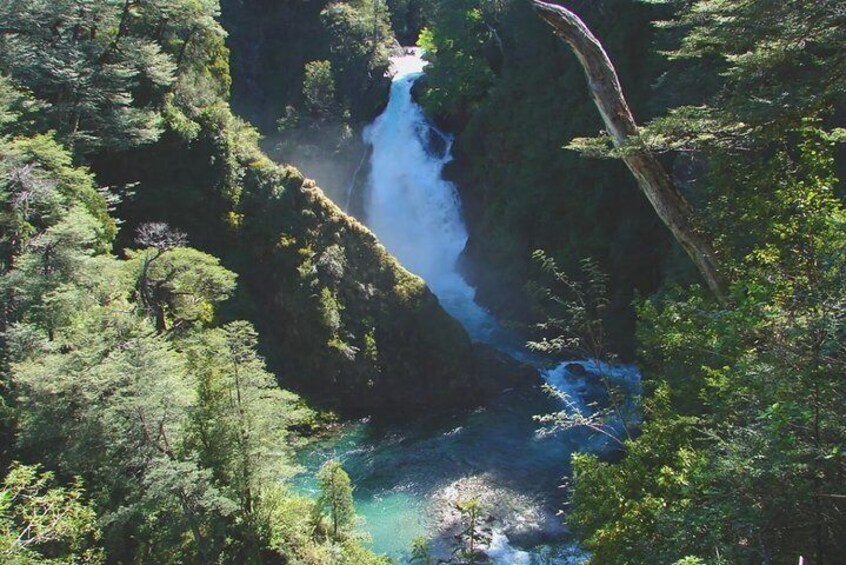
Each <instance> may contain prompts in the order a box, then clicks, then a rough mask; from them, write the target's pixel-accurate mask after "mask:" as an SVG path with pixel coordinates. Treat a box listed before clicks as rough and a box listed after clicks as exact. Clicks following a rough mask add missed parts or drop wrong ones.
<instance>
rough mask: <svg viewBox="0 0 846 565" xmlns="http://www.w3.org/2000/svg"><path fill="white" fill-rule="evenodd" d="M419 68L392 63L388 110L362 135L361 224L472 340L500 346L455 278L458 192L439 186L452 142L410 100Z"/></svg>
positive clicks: (492, 322)
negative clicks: (365, 166) (365, 154)
mask: <svg viewBox="0 0 846 565" xmlns="http://www.w3.org/2000/svg"><path fill="white" fill-rule="evenodd" d="M424 65H425V62H424V61H423V60H422V58H421V57H420V55H419V53H415V54H413V55H406V56H405V57H399V58H395V59H394V60H393V65H392V68H393V70H394V72H395V73H396V74H395V75H394V79H393V83H392V86H391V95H390V99H389V102H388V106H387V107H386V108H385V111H384V112H383V113H382V115H380V116H379V117H378V118H377V119H376V120H375V121H374V122H373V123H372V124H371V125H370V126H368V127H367V128H366V129H365V130H364V140H365V142H366V143H368V144H369V145H370V146H371V148H372V153H371V156H370V176H369V179H368V182H367V188H366V192H365V194H364V209H365V223H366V224H367V225H368V226H369V227H370V229H372V230H373V232H374V233H375V234H376V235H377V236H378V237H379V240H380V241H381V242H382V243H383V244H384V245H385V247H386V248H387V249H388V250H389V251H390V252H391V253H392V254H393V255H394V256H395V257H397V259H399V260H400V262H401V263H402V264H403V266H404V267H405V268H407V269H408V270H410V271H411V272H413V273H414V274H416V275H419V276H420V277H422V278H423V279H424V280H425V281H426V283H427V284H428V285H429V288H431V289H432V292H434V293H435V295H436V296H437V297H438V299H439V300H440V302H441V304H442V305H443V306H444V308H445V309H446V310H447V311H448V312H449V313H450V314H451V315H452V316H454V317H455V318H457V319H458V320H459V321H460V322H461V323H462V324H463V325H464V327H465V328H466V329H467V331H468V333H469V334H470V335H471V337H472V338H473V339H474V340H476V341H481V342H484V343H490V344H495V345H500V346H502V345H505V343H504V342H505V341H507V340H508V339H509V336H508V335H507V334H506V332H504V331H503V330H502V328H501V327H500V325H499V324H498V323H497V321H496V319H494V317H493V316H491V314H490V313H489V312H488V311H487V310H485V309H484V308H482V307H481V306H479V305H478V304H477V303H476V300H475V296H476V291H475V289H474V288H473V287H472V286H470V285H469V284H467V282H466V281H465V280H464V278H463V277H462V276H461V275H460V274H459V272H458V260H459V257H460V256H461V253H462V252H463V251H464V247H465V245H466V244H467V228H466V226H465V223H464V219H463V218H462V211H461V201H460V199H459V196H458V191H457V190H456V188H455V185H454V184H453V183H451V182H449V181H447V180H445V179H444V178H443V169H444V166H445V165H446V164H447V163H448V162H449V161H450V160H451V159H452V156H451V149H452V137H451V136H449V135H447V134H445V133H444V132H442V131H440V130H438V129H437V128H436V127H434V126H433V125H432V124H431V123H429V121H428V120H427V119H426V117H425V116H424V114H423V111H422V109H421V108H420V106H419V105H418V104H417V103H416V102H415V101H414V99H413V97H412V87H413V86H414V83H415V81H416V80H417V79H418V78H420V76H421V75H422V73H423V67H424Z"/></svg>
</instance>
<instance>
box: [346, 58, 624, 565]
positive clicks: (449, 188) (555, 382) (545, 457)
mask: <svg viewBox="0 0 846 565" xmlns="http://www.w3.org/2000/svg"><path fill="white" fill-rule="evenodd" d="M424 66H425V62H424V61H423V59H422V57H421V54H420V52H419V51H414V52H409V53H408V54H407V55H406V56H403V57H395V58H393V59H392V66H391V68H392V72H393V73H394V76H393V82H392V85H391V92H390V98H389V101H388V105H387V107H386V108H385V110H384V111H383V113H382V114H381V115H380V116H379V117H378V118H376V120H374V122H373V123H372V124H371V125H369V126H368V127H367V128H366V129H365V130H364V133H363V137H364V141H365V142H366V143H367V144H368V145H369V146H370V153H369V169H368V174H367V179H366V180H365V182H364V185H363V186H364V192H363V194H362V195H361V197H362V202H363V213H364V217H363V218H362V219H363V220H364V222H365V223H366V224H367V225H368V226H369V227H370V229H371V230H372V231H373V232H374V233H375V234H376V236H377V237H378V238H379V240H380V241H381V242H382V243H383V244H384V245H385V247H386V248H387V249H388V251H390V252H391V253H392V254H393V255H394V256H395V257H396V258H397V259H399V261H400V262H401V263H402V264H403V266H404V267H405V268H407V269H408V270H409V271H411V272H413V273H415V274H416V275H419V276H420V277H421V278H423V279H424V280H425V281H426V283H427V284H428V286H429V288H430V289H431V290H432V292H433V293H434V294H435V295H436V296H437V297H438V299H439V301H440V302H441V305H442V306H443V307H444V308H445V309H446V310H447V312H449V313H450V314H451V315H452V316H453V317H454V318H456V319H457V320H458V321H459V322H461V323H462V325H463V326H464V328H465V329H466V330H467V332H468V334H469V335H470V336H471V338H472V339H473V340H474V341H477V342H482V343H486V344H489V345H492V346H494V347H496V348H497V349H499V350H500V351H502V352H504V353H506V354H508V355H510V356H511V357H513V358H514V359H516V360H519V361H522V362H527V363H532V364H534V365H535V366H536V367H538V369H539V370H541V373H542V375H543V376H544V378H545V380H546V381H547V383H548V384H549V385H550V386H553V387H555V388H556V389H557V390H559V391H566V392H567V394H568V395H569V396H570V397H572V399H573V403H574V404H573V405H577V406H579V407H580V408H581V409H583V410H585V411H586V412H587V411H589V410H590V408H589V407H588V405H587V404H586V403H584V402H583V400H582V399H583V398H584V397H587V396H588V395H589V394H588V393H589V392H590V390H591V389H592V388H595V386H596V383H595V382H591V380H590V378H589V377H582V378H577V377H576V375H574V374H573V373H572V372H571V371H569V370H568V367H569V366H571V364H569V363H561V364H560V365H558V366H557V367H553V368H550V367H546V366H545V363H546V360H543V359H539V357H538V356H536V355H533V354H531V353H530V352H528V351H527V350H526V348H525V347H524V343H523V341H522V339H521V338H520V336H518V335H516V334H515V333H514V332H511V331H508V330H507V329H505V328H503V327H502V326H501V325H500V324H499V322H498V321H497V320H496V318H495V317H494V316H492V315H491V314H490V313H489V312H488V311H487V310H486V309H485V308H483V307H482V306H480V305H479V304H478V303H477V302H476V291H475V289H474V288H473V287H472V286H471V285H469V284H468V283H467V281H465V280H464V278H463V277H462V275H461V274H460V272H459V268H458V266H459V259H460V257H461V254H462V253H463V251H464V248H465V246H466V244H467V239H468V231H467V227H466V224H465V222H464V218H463V216H462V206H461V200H460V197H459V194H458V191H457V189H456V187H455V185H454V184H453V183H451V182H449V181H448V180H446V179H444V176H443V171H444V167H445V166H446V165H447V164H448V163H449V162H450V161H451V160H452V155H451V150H452V143H453V139H452V137H451V136H450V135H448V134H446V133H444V132H442V131H440V130H439V129H438V128H437V127H435V126H434V125H433V124H431V123H430V122H429V121H428V120H427V119H426V116H425V115H424V113H423V110H422V108H421V107H420V106H419V105H418V104H417V102H416V101H415V100H414V97H413V94H412V89H413V86H414V83H415V82H416V81H417V80H418V79H419V78H420V77H421V76H422V74H423V72H424ZM355 185H356V182H355V179H354V181H353V183H352V184H351V187H352V188H354V187H355ZM351 196H352V193H349V194H348V195H347V199H348V202H349V200H350V199H351ZM575 363H577V364H580V365H582V366H583V367H584V368H585V369H586V370H587V371H596V370H608V371H610V370H611V367H600V366H598V365H597V366H594V365H595V364H591V363H588V362H575ZM614 371H619V372H620V375H616V374H615V375H612V376H613V377H615V378H616V377H622V378H623V379H624V380H625V378H626V377H627V376H628V375H629V372H630V371H629V369H628V368H622V367H621V368H614ZM609 374H610V372H609ZM631 374H633V375H636V371H634V372H631ZM594 380H595V379H594ZM527 394H528V396H526V397H522V399H521V400H516V398H515V399H514V401H513V402H509V403H507V404H506V405H505V408H504V407H503V406H500V407H499V408H497V410H499V412H498V413H497V414H493V413H492V414H491V415H490V417H491V418H494V420H493V421H491V422H489V423H488V424H487V427H484V426H482V427H479V426H477V425H474V424H473V419H474V416H471V417H470V419H469V420H467V421H466V422H465V426H458V427H456V428H455V429H454V430H452V431H450V432H448V433H445V434H443V435H442V436H440V437H432V438H430V439H425V440H422V441H418V442H417V444H416V446H417V450H421V454H425V453H428V451H426V450H432V451H433V453H432V454H431V456H432V457H434V458H435V460H436V461H441V460H442V461H444V462H445V465H446V466H445V467H444V468H439V469H437V472H438V474H440V475H443V476H444V477H448V476H450V475H451V473H452V470H451V467H455V468H462V469H463V468H466V469H467V470H468V471H473V472H478V471H480V470H486V468H487V467H489V466H492V467H499V468H500V470H501V471H503V470H505V469H507V470H508V473H511V474H513V475H516V476H519V475H520V474H521V473H522V472H524V469H526V470H528V469H534V470H535V471H536V472H543V473H546V472H547V471H549V470H550V469H553V468H557V466H558V465H561V466H562V467H563V466H564V465H566V462H567V460H568V459H569V453H571V452H572V448H571V447H569V442H573V441H577V440H576V439H575V437H578V436H573V435H571V436H569V439H566V440H563V443H562V442H561V441H552V440H549V439H546V440H544V439H541V438H540V437H539V436H536V435H535V434H533V431H536V428H535V424H534V423H533V421H532V415H533V414H536V413H537V412H534V413H533V412H531V411H529V410H532V408H530V405H535V403H544V402H552V401H551V400H550V399H548V398H545V395H544V393H542V392H540V391H536V392H534V393H527ZM533 395H534V396H533ZM538 397H539V398H538ZM520 403H524V404H525V406H524V405H522V404H520ZM551 409H552V408H551ZM524 410H525V411H526V413H523V411H524ZM477 412H478V411H477ZM474 414H477V413H474ZM478 417H479V418H482V419H483V418H487V417H488V416H487V415H485V413H484V410H482V412H481V413H479V415H478ZM494 430H496V431H495V432H494ZM527 432H528V433H527ZM492 433H493V434H495V435H497V437H495V438H494V437H490V435H491V434H492ZM476 434H482V435H479V436H478V437H476ZM523 434H527V435H525V436H524V435H523ZM471 436H472V437H471ZM511 436H515V437H516V436H520V437H521V439H520V440H519V441H518V443H513V442H514V437H511ZM578 441H580V442H581V447H586V446H588V443H589V442H588V439H587V438H582V439H580V440H578ZM465 442H469V443H466V445H465ZM490 442H494V443H493V444H491V445H488V444H489V443H490ZM478 446H487V447H483V448H482V449H481V451H479V449H478ZM391 449H392V448H391V447H390V446H388V445H383V444H380V446H379V448H378V451H379V452H381V451H384V452H385V453H388V452H389V451H390V450H391ZM562 450H563V452H562ZM477 451H478V452H477ZM500 452H502V453H500ZM390 453H391V457H392V458H396V459H398V460H400V461H401V460H402V458H403V457H404V455H403V454H401V453H396V452H393V451H390ZM518 453H519V454H520V455H517V454H518ZM492 454H496V458H494V459H488V455H492ZM500 456H501V457H502V458H501V459H500V458H499V457H500ZM515 456H516V457H518V461H515V460H514V457H515ZM427 457H428V456H427ZM465 457H466V458H467V460H466V461H464V459H465ZM365 460H367V458H365ZM451 461H452V462H453V463H450V462H451ZM483 462H484V463H483ZM424 463H425V465H430V464H432V462H431V461H429V460H426V461H425V462H421V461H418V464H417V466H421V465H423V464H424ZM369 466H370V464H367V467H368V468H369ZM406 474H408V473H406ZM479 476H480V477H484V476H490V475H485V474H484V473H483V474H482V475H479ZM558 477H560V475H558ZM431 478H432V477H428V478H424V477H417V479H416V483H415V481H411V482H410V483H409V484H412V485H416V486H417V487H418V488H422V487H421V486H420V484H421V483H426V482H428V480H429V479H431ZM403 479H404V480H406V481H407V480H408V477H407V476H405V475H403ZM477 480H482V479H477ZM536 480H537V477H535V481H536ZM556 480H557V479H556ZM471 482H472V481H471ZM482 482H483V483H484V480H482ZM528 482H531V481H528ZM528 482H527V485H528ZM447 484H448V485H449V484H461V480H459V481H458V482H457V483H456V482H453V483H447ZM490 487H491V488H494V489H496V488H499V487H498V486H497V485H495V484H491V485H490ZM406 488H408V490H406ZM439 488H440V487H437V486H436V487H435V488H434V492H438V489H439ZM449 488H450V487H447V490H448V489H449ZM413 491H414V487H403V488H402V489H401V491H399V492H393V491H391V493H390V494H384V493H383V494H380V496H379V497H376V498H374V499H372V501H368V504H371V505H372V504H376V505H379V504H382V505H385V504H387V505H388V506H386V507H385V508H382V509H381V510H378V509H377V508H376V507H374V508H373V511H372V512H370V514H371V518H374V520H373V522H372V525H374V526H376V524H375V522H376V520H380V527H388V528H390V526H384V525H383V524H381V518H382V516H381V515H382V514H383V513H384V512H386V511H392V512H395V513H396V512H397V510H396V508H394V506H396V504H394V502H395V501H394V502H390V503H388V502H387V501H389V500H390V501H393V500H394V498H397V500H399V499H402V500H405V499H404V498H402V497H404V496H406V494H407V493H409V492H413ZM400 495H401V496H400ZM409 500H411V501H412V502H408V501H406V503H408V504H410V503H413V504H420V505H424V506H425V504H427V503H424V502H423V500H422V499H421V500H416V501H415V499H414V497H411V498H410V499H409ZM397 504H398V503H397ZM429 508H431V507H429ZM375 537H376V536H374V538H375ZM532 551H533V552H534V550H532ZM488 553H489V557H490V558H491V559H492V561H493V562H494V563H496V564H501V565H505V564H509V565H522V564H528V563H531V562H532V560H533V558H534V557H537V555H536V554H533V553H529V552H526V551H522V550H519V549H516V548H514V547H512V545H511V544H510V543H509V539H508V537H507V536H506V535H505V533H504V532H503V531H494V532H493V539H492V540H491V543H490V547H489V549H488ZM580 560H581V559H580V558H579V559H574V560H572V561H571V560H569V559H568V560H561V561H556V562H560V563H570V562H573V563H576V562H579V561H580Z"/></svg>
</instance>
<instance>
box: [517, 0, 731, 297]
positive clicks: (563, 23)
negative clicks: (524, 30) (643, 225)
mask: <svg viewBox="0 0 846 565" xmlns="http://www.w3.org/2000/svg"><path fill="white" fill-rule="evenodd" d="M532 3H533V4H534V6H535V8H536V9H537V11H538V12H539V14H540V16H541V17H542V18H543V19H544V20H545V21H546V22H547V23H548V24H549V25H551V26H552V28H553V29H554V30H555V33H556V35H558V37H560V38H561V39H563V40H564V41H565V42H567V43H568V44H569V45H570V47H571V48H572V49H573V52H574V53H575V54H576V57H577V58H578V59H579V63H581V65H582V68H583V69H584V71H585V75H586V76H587V81H588V87H589V90H590V95H591V98H593V101H594V103H595V104H596V107H597V109H598V110H599V113H600V115H601V116H602V120H603V121H604V122H605V128H606V129H607V130H608V134H609V135H610V136H611V139H612V141H613V143H614V146H615V147H618V148H621V147H624V146H625V147H626V150H627V151H626V154H625V156H624V157H623V161H624V162H625V163H626V166H628V168H629V170H630V171H631V172H632V174H633V175H634V177H635V179H637V182H638V185H640V188H641V190H642V191H643V193H644V194H645V195H646V198H647V199H648V200H649V202H650V204H652V207H653V208H654V209H655V212H656V213H657V214H658V217H659V218H661V221H663V222H664V224H665V225H666V226H667V227H668V228H669V229H670V231H671V232H672V234H673V237H675V238H676V241H678V242H679V244H681V246H682V247H683V248H684V250H685V251H686V252H687V254H688V255H689V256H690V258H691V260H692V261H693V263H694V265H696V268H697V269H699V272H700V274H701V275H702V278H703V279H705V283H706V284H707V285H708V288H710V289H711V291H712V292H713V293H714V294H715V295H716V297H717V298H718V299H719V300H720V301H721V302H724V301H725V293H724V290H725V281H724V279H723V276H722V273H721V272H720V265H719V263H718V261H717V257H716V254H715V252H714V249H713V247H712V245H711V242H710V241H709V238H708V237H707V236H706V235H705V234H703V233H702V232H701V230H700V229H699V227H698V226H697V225H696V217H695V214H694V211H693V207H692V206H691V205H690V203H689V202H688V201H687V199H686V198H685V197H684V195H683V194H682V193H681V192H680V191H679V190H678V188H676V187H675V185H673V182H672V180H670V176H669V175H668V174H667V172H666V171H665V170H664V167H663V166H662V165H661V163H660V162H659V161H658V159H657V158H656V157H655V155H654V154H652V153H651V152H650V151H649V150H648V149H647V148H646V147H641V148H640V149H639V150H637V151H632V150H631V147H628V146H629V144H630V143H631V142H632V141H633V140H636V139H637V137H638V127H637V124H636V123H635V120H634V117H633V116H632V112H631V110H630V109H629V106H628V103H627V102H626V98H625V96H624V94H623V89H622V87H621V86H620V80H619V78H618V77H617V71H616V70H615V69H614V65H613V63H611V60H610V59H609V57H608V54H607V53H606V52H605V49H604V48H603V47H602V44H601V43H600V42H599V40H598V39H597V38H596V37H595V36H594V35H593V33H591V31H590V29H588V27H587V26H586V25H585V24H584V22H583V21H582V20H581V19H580V18H579V16H577V15H576V14H574V13H573V12H571V11H570V10H568V9H567V8H564V7H563V6H559V5H556V4H549V3H547V2H543V1H541V0H532Z"/></svg>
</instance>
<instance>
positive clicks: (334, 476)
mask: <svg viewBox="0 0 846 565" xmlns="http://www.w3.org/2000/svg"><path fill="white" fill-rule="evenodd" d="M317 482H318V484H319V485H320V498H319V499H318V500H317V503H316V505H315V511H316V512H317V514H318V516H320V518H321V519H322V518H323V516H324V515H326V517H327V518H328V519H329V527H328V531H327V535H328V537H329V539H330V540H332V541H336V542H337V541H342V540H344V539H345V538H346V537H347V536H348V535H349V533H350V531H351V529H352V527H353V526H354V525H355V508H354V504H353V487H352V482H351V481H350V477H349V475H347V473H346V471H344V468H343V467H341V463H340V462H339V461H337V460H335V459H331V460H329V461H327V462H326V463H324V464H323V466H322V467H321V468H320V471H319V472H318V473H317Z"/></svg>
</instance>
